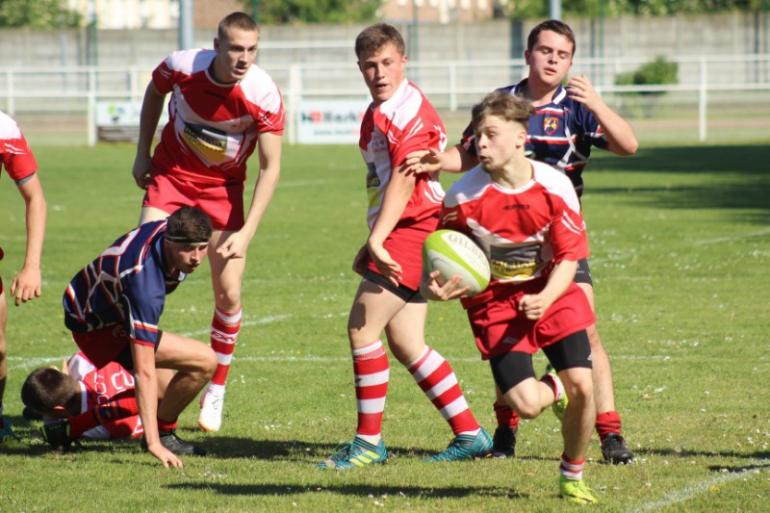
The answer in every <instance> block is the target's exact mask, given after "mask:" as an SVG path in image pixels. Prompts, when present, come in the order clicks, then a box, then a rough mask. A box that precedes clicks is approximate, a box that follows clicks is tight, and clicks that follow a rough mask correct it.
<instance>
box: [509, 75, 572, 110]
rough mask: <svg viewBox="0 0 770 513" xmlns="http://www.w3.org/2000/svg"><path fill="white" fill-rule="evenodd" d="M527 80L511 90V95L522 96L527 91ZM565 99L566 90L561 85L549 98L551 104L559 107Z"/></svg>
mask: <svg viewBox="0 0 770 513" xmlns="http://www.w3.org/2000/svg"><path fill="white" fill-rule="evenodd" d="M527 80H528V79H526V78H525V79H524V80H522V81H521V82H519V83H518V84H516V86H515V87H514V88H513V94H515V95H517V96H522V95H523V93H524V91H525V90H526V89H527ZM565 98H567V90H566V89H564V86H562V85H561V84H560V85H559V87H558V88H557V89H556V91H554V93H553V97H552V98H551V104H556V105H559V104H560V103H561V102H563V101H564V99H565Z"/></svg>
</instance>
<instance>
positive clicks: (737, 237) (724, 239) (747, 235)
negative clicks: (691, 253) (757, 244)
mask: <svg viewBox="0 0 770 513" xmlns="http://www.w3.org/2000/svg"><path fill="white" fill-rule="evenodd" d="M764 235H770V228H767V229H765V230H760V231H758V232H752V233H744V234H740V235H731V236H729V237H717V238H714V239H701V240H696V241H695V242H694V243H693V244H695V245H696V246H706V245H708V244H719V243H721V242H730V241H733V240H740V239H749V238H751V237H762V236H764Z"/></svg>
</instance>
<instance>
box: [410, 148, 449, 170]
mask: <svg viewBox="0 0 770 513" xmlns="http://www.w3.org/2000/svg"><path fill="white" fill-rule="evenodd" d="M404 165H405V166H404V168H403V170H404V172H405V173H406V174H414V175H419V174H423V173H434V172H436V171H441V155H440V154H439V153H438V152H437V151H435V150H419V151H413V152H412V153H410V154H408V155H407V156H406V160H405V161H404Z"/></svg>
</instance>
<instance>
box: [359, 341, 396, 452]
mask: <svg viewBox="0 0 770 513" xmlns="http://www.w3.org/2000/svg"><path fill="white" fill-rule="evenodd" d="M352 352H353V374H354V375H355V384H356V408H357V410H358V426H357V427H356V436H357V437H358V438H361V439H362V440H366V441H367V442H369V443H372V444H375V445H376V444H378V443H379V442H380V438H381V437H382V434H381V433H382V413H383V411H385V396H386V395H387V393H388V381H389V380H390V366H389V364H388V354H387V353H386V352H385V348H384V347H383V346H382V341H380V340H378V341H377V342H374V343H373V344H369V345H368V346H364V347H361V348H359V349H353V351H352Z"/></svg>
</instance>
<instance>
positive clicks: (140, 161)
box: [133, 155, 152, 189]
mask: <svg viewBox="0 0 770 513" xmlns="http://www.w3.org/2000/svg"><path fill="white" fill-rule="evenodd" d="M150 169H152V159H151V158H150V156H149V155H137V156H136V158H135V159H134V169H133V174H134V181H135V182H136V185H137V186H138V187H139V188H140V189H146V188H147V185H148V184H149V183H150Z"/></svg>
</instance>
